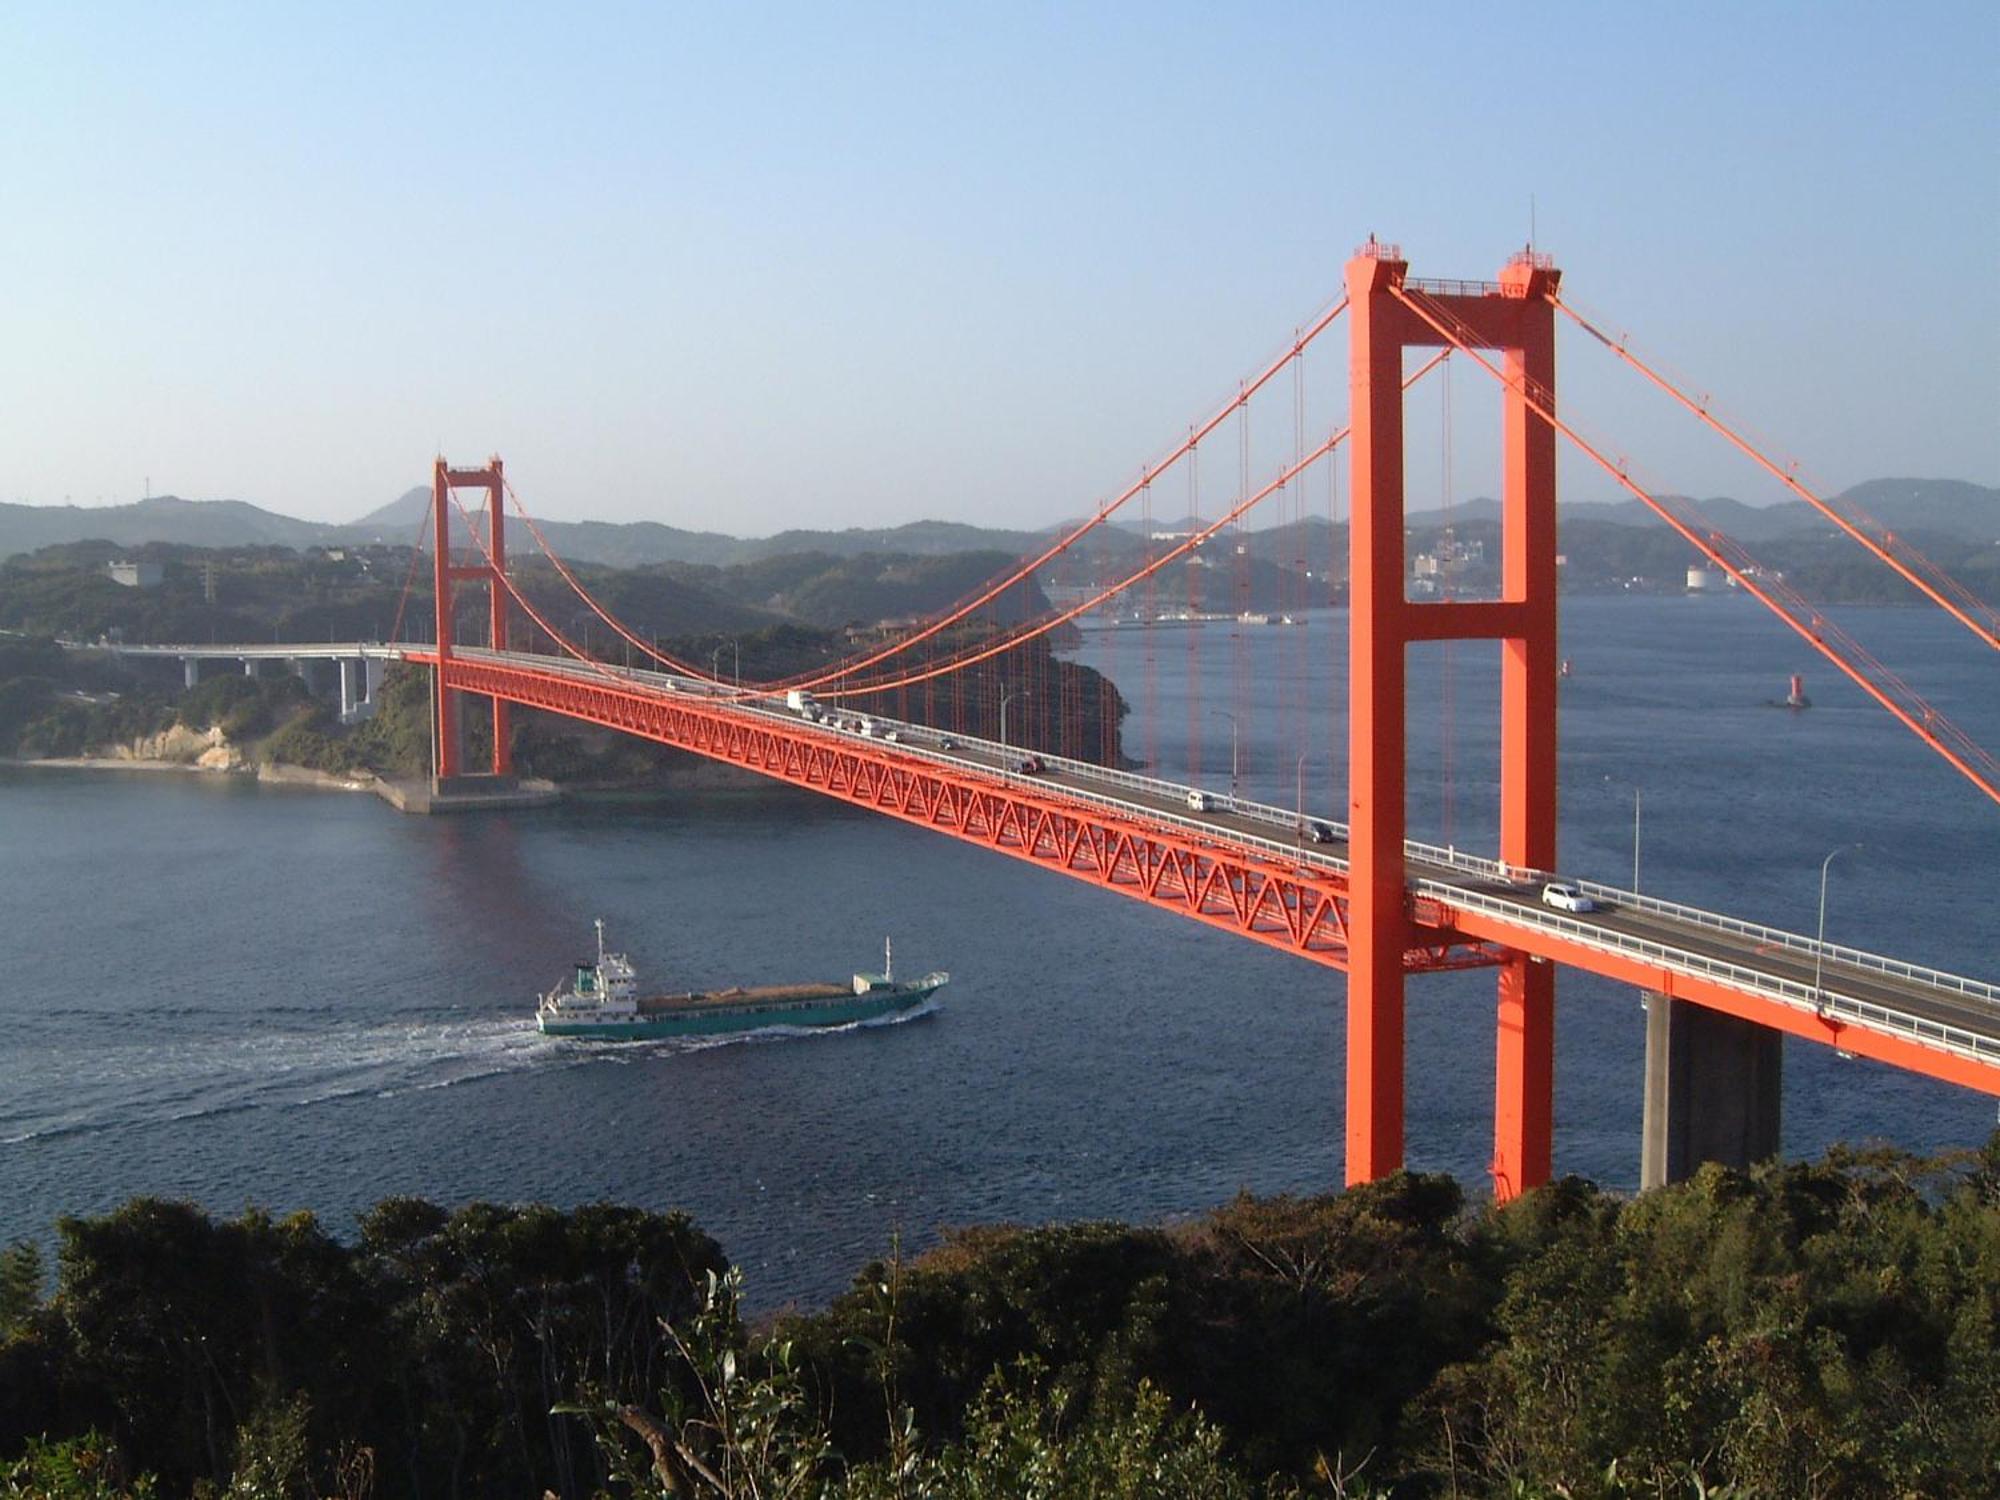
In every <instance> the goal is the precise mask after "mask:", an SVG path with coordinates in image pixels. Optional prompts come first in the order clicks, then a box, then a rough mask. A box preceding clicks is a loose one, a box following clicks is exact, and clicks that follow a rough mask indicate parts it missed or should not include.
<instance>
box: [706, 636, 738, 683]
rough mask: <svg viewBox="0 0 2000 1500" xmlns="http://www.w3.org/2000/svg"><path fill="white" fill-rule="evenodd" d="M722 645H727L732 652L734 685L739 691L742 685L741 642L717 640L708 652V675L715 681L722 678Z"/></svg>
mask: <svg viewBox="0 0 2000 1500" xmlns="http://www.w3.org/2000/svg"><path fill="white" fill-rule="evenodd" d="M724 647H727V648H728V649H729V650H730V652H731V653H732V660H733V662H734V665H735V672H736V686H737V688H738V690H739V691H740V690H741V689H742V687H743V643H742V642H741V641H719V642H717V643H716V647H715V649H714V650H713V651H711V652H709V653H708V675H709V676H710V677H711V678H713V679H714V680H715V681H717V682H720V681H721V680H722V652H723V648H724Z"/></svg>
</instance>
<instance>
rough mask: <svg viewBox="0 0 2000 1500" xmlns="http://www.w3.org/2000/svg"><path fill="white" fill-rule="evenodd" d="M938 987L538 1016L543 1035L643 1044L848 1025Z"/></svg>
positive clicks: (910, 1006)
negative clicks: (594, 1015) (604, 1016)
mask: <svg viewBox="0 0 2000 1500" xmlns="http://www.w3.org/2000/svg"><path fill="white" fill-rule="evenodd" d="M940 987H941V986H939V985H935V984H913V985H906V986H900V987H898V988H896V989H891V990H873V991H870V992H869V993H868V994H865V995H843V996H836V997H832V998H828V999H812V1000H762V1001H749V1002H745V1003H743V1004H731V1003H729V1002H727V1001H702V1002H699V1003H696V1004H690V1005H688V1006H686V1007H685V1008H682V1009H671V1010H662V1011H658V1012H655V1013H654V1014H652V1015H642V1016H638V1017H635V1018H634V1019H632V1020H629V1021H602V1022H593V1021H560V1020H554V1021H552V1020H549V1019H547V1018H546V1017H544V1018H542V1019H541V1020H540V1021H539V1022H538V1023H537V1024H538V1025H539V1026H540V1028H541V1031H542V1033H543V1034H544V1035H545V1036H567V1037H582V1038H585V1039H586V1040H590V1041H600V1042H643V1041H654V1040H658V1039H661V1038H665V1037H677V1036H727V1035H729V1034H730V1033H732V1032H740V1031H761V1030H763V1029H764V1028H765V1027H767V1026H847V1025H850V1024H852V1023H853V1022H855V1021H872V1020H874V1019H876V1018H877V1017H879V1016H887V1015H893V1014H895V1013H896V1012H898V1011H905V1010H914V1009H916V1008H917V1007H918V1006H919V1005H922V1004H923V1003H924V1002H925V1001H926V1000H928V999H930V997H931V996H932V995H934V994H936V993H937V991H938V990H939V988H940Z"/></svg>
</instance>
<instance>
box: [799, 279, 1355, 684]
mask: <svg viewBox="0 0 2000 1500" xmlns="http://www.w3.org/2000/svg"><path fill="white" fill-rule="evenodd" d="M1346 310H1347V298H1346V297H1342V298H1340V299H1339V300H1338V301H1337V302H1335V303H1334V304H1333V305H1332V306H1331V307H1330V308H1328V309H1327V311H1325V312H1324V313H1322V314H1320V316H1319V317H1317V318H1315V319H1314V320H1313V321H1312V322H1311V323H1310V324H1308V325H1307V326H1306V327H1305V329H1304V330H1303V331H1301V332H1299V333H1296V334H1295V335H1294V336H1293V338H1292V342H1291V345H1290V346H1289V347H1288V348H1287V349H1286V350H1285V352H1284V353H1283V354H1280V355H1279V356H1278V357H1277V358H1276V359H1274V360H1272V361H1271V362H1270V363H1269V364H1268V365H1266V366H1265V367H1264V368H1263V369H1262V370H1261V371H1259V372H1258V373H1257V374H1256V375H1255V376H1253V377H1252V378H1251V379H1250V380H1248V381H1245V382H1244V383H1243V384H1242V385H1241V386H1239V387H1238V389H1237V393H1236V395H1235V396H1234V397H1232V398H1231V399H1230V400H1229V401H1228V402H1227V403H1226V404H1225V405H1224V406H1223V407H1222V408H1221V409H1220V410H1218V411H1216V412H1215V413H1214V414H1213V415H1212V416H1210V417H1209V418H1208V420H1207V421H1205V422H1203V423H1201V424H1199V425H1198V426H1195V427H1192V428H1190V429H1189V430H1188V435H1187V437H1186V438H1185V439H1183V440H1182V441H1181V442H1179V443H1177V444H1176V445H1175V446H1174V448H1173V450H1172V451H1171V452H1169V453H1168V454H1167V455H1166V456H1165V457H1164V458H1161V459H1159V460H1157V461H1155V462H1154V463H1153V464H1151V465H1149V466H1148V467H1147V468H1145V469H1143V470H1142V471H1141V472H1140V475H1139V477H1138V478H1137V479H1136V480H1134V481H1133V482H1132V483H1131V484H1129V485H1127V486H1126V487H1125V488H1124V489H1123V490H1121V491H1120V492H1119V493H1118V495H1117V496H1116V497H1115V498H1114V499H1111V500H1109V501H1106V502H1105V503H1104V504H1102V505H1100V506H1099V507H1098V509H1097V511H1096V513H1095V514H1094V515H1093V516H1091V518H1090V519H1089V520H1087V521H1085V522H1083V523H1082V524H1081V525H1079V526H1077V527H1076V528H1075V529H1073V530H1072V531H1070V532H1068V533H1066V534H1065V535H1064V536H1063V537H1061V538H1060V539H1059V540H1057V541H1056V542H1054V543H1052V544H1051V545H1050V546H1048V547H1046V548H1044V549H1043V550H1042V552H1041V553H1039V554H1038V555H1037V556H1035V557H1033V558H1031V559H1029V560H1028V561H1026V562H1023V563H1022V564H1020V565H1019V566H1018V567H1016V568H1015V569H1014V570H1013V572H1011V573H1010V574H1008V575H1007V576H1006V577H1005V578H1003V579H1001V580H999V581H997V582H994V583H990V584H988V585H987V586H986V587H985V588H984V589H982V590H980V591H979V593H978V594H977V595H976V596H975V597H972V598H970V599H967V600H964V601H962V602H961V603H959V604H958V605H956V606H954V607H953V608H952V609H950V610H949V611H947V612H946V613H944V614H943V615H941V616H939V617H938V618H936V619H934V620H932V621H930V622H929V623H928V624H926V625H924V626H923V627H922V628H921V629H919V630H916V631H914V632H912V633H911V634H909V635H907V636H903V637H901V638H900V639H898V640H895V641H892V642H890V643H889V644H887V645H885V646H883V647H882V648H880V649H879V650H876V651H872V652H868V653H865V654H863V655H861V656H858V657H856V658H855V659H854V660H852V661H849V662H844V663H838V664H836V665H835V666H833V667H832V668H830V669H828V670H826V671H823V672H818V673H802V674H800V675H799V676H797V677H791V678H786V679H784V680H783V681H781V682H775V683H772V684H770V686H771V687H773V688H800V689H809V688H818V687H824V686H825V685H826V684H828V683H832V682H837V681H840V680H841V679H843V678H847V677H851V676H853V675H854V674H855V673H857V672H863V671H866V670H867V669H868V668H869V667H872V666H874V665H876V663H878V662H882V661H886V660H887V659H888V658H890V657H892V656H896V655H900V654H901V653H902V652H905V651H908V650H910V649H911V648H912V647H914V646H918V645H921V644H922V643H923V642H925V641H927V640H930V639H931V638H932V637H933V636H935V635H937V634H938V633H939V632H941V631H944V630H948V629H950V628H951V627H952V626H953V625H956V624H957V623H958V622H959V621H961V620H963V619H965V618H966V616H968V615H970V614H972V613H973V612H974V611H975V610H978V609H980V608H983V607H984V606H985V605H987V604H990V603H991V602H992V601H993V600H995V599H997V598H998V597H999V596H1000V595H1001V594H1003V593H1005V592H1006V591H1007V590H1008V589H1010V588H1012V587H1014V585H1016V584H1017V583H1020V582H1021V581H1022V580H1023V579H1025V578H1031V577H1033V576H1034V574H1035V571H1036V570H1037V569H1039V568H1041V567H1043V566H1044V565H1046V564H1047V563H1048V562H1049V561H1050V559H1052V558H1054V557H1055V556H1057V555H1058V554H1059V553H1062V552H1066V551H1068V550H1069V549H1070V548H1071V547H1073V546H1074V545H1076V543H1077V542H1079V541H1081V540H1082V539H1083V538H1084V537H1085V536H1086V535H1088V534H1089V533H1090V532H1092V531H1094V530H1096V529H1097V528H1098V527H1099V526H1102V525H1103V524H1105V522H1107V521H1108V520H1110V518H1111V517H1112V515H1114V514H1115V513H1116V512H1117V511H1118V510H1119V509H1120V508H1121V507H1122V506H1124V505H1125V504H1126V503H1127V502H1128V501H1130V500H1131V499H1132V498H1133V497H1134V496H1135V495H1138V494H1140V493H1141V492H1142V491H1145V490H1147V489H1148V488H1149V487H1150V486H1151V485H1152V484H1153V482H1154V481H1155V480H1157V479H1158V478H1159V477H1160V476H1161V475H1162V474H1164V473H1165V472H1166V471H1167V470H1168V469H1170V468H1172V467H1173V466H1174V465H1175V464H1176V463H1178V462H1179V461H1180V460H1181V459H1182V458H1184V457H1186V456H1187V455H1188V454H1190V453H1193V452H1194V451H1195V450H1196V449H1197V448H1199V447H1200V445H1201V440H1202V439H1203V438H1205V437H1207V436H1208V435H1209V434H1210V433H1211V432H1213V431H1215V429H1216V428H1218V427H1220V426H1221V425H1222V424H1223V423H1224V422H1225V421H1227V420H1228V419H1229V417H1230V414H1231V413H1233V412H1235V411H1236V410H1238V409H1239V408H1240V407H1242V406H1243V405H1244V403H1246V402H1247V401H1249V399H1250V398H1251V397H1252V396H1254V395H1256V394H1257V392H1258V391H1260V390H1262V389H1263V388H1264V386H1266V385H1267V384H1269V383H1270V381H1271V380H1272V379H1274V378H1275V377H1276V376H1277V375H1278V373H1279V372H1280V371H1281V370H1283V369H1284V368H1285V367H1286V366H1287V365H1288V364H1290V363H1291V361H1293V360H1294V359H1298V358H1301V357H1302V356H1303V355H1304V353H1305V349H1306V346H1307V345H1308V344H1310V343H1312V341H1313V340H1314V339H1316V338H1318V337H1319V335H1320V334H1322V333H1324V332H1325V331H1326V330H1327V328H1328V327H1330V326H1331V325H1332V323H1333V320H1334V319H1335V318H1337V317H1339V316H1340V315H1341V314H1342V313H1343V312H1345V311H1346Z"/></svg>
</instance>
